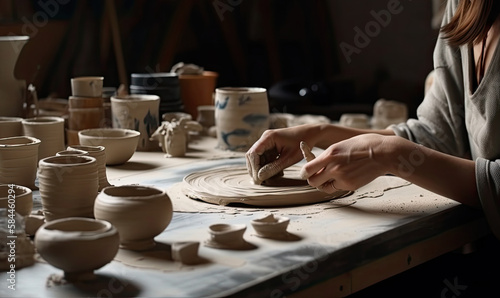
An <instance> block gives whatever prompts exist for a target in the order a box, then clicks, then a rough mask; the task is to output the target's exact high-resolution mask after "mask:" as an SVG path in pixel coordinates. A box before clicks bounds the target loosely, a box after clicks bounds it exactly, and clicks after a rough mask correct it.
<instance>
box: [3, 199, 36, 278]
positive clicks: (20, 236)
mask: <svg viewBox="0 0 500 298" xmlns="http://www.w3.org/2000/svg"><path fill="white" fill-rule="evenodd" d="M11 216H15V228H12V229H11V228H10V227H9V226H10V225H12V223H9V219H12V217H11ZM11 237H12V238H11ZM0 239H2V241H0V270H2V271H8V270H10V269H11V267H10V266H11V265H15V268H16V270H17V269H20V268H22V267H27V266H31V265H33V264H34V263H35V259H34V254H35V247H34V245H33V243H32V242H31V240H30V239H29V238H28V235H26V233H25V232H24V219H23V217H22V216H21V215H19V214H18V213H14V214H12V213H10V212H9V210H8V209H0ZM13 239H15V247H11V246H10V245H8V242H9V240H13ZM11 250H14V254H15V258H14V259H13V258H12V255H13V253H12V251H11ZM9 256H10V257H9ZM7 276H8V275H7ZM7 278H8V277H7Z"/></svg>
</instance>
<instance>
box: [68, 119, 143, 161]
mask: <svg viewBox="0 0 500 298" xmlns="http://www.w3.org/2000/svg"><path fill="white" fill-rule="evenodd" d="M140 134H141V133H140V132H138V131H135V130H131V129H124V128H91V129H85V130H81V131H79V132H78V139H79V141H80V144H81V145H86V146H104V147H105V148H106V165H119V164H123V163H125V162H127V161H128V160H129V159H130V158H131V157H132V155H133V154H134V152H135V150H136V148H137V144H138V142H139V136H140Z"/></svg>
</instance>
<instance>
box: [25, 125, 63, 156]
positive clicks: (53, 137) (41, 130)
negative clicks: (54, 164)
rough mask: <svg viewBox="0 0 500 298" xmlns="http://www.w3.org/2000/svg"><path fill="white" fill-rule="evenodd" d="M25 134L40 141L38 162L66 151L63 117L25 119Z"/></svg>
mask: <svg viewBox="0 0 500 298" xmlns="http://www.w3.org/2000/svg"><path fill="white" fill-rule="evenodd" d="M23 134H24V135H26V136H30V137H35V138H37V139H40V141H41V143H40V148H39V149H38V160H40V159H42V158H45V157H48V156H54V155H55V154H56V153H57V152H59V151H62V150H64V119H63V118H61V117H36V118H29V119H24V120H23Z"/></svg>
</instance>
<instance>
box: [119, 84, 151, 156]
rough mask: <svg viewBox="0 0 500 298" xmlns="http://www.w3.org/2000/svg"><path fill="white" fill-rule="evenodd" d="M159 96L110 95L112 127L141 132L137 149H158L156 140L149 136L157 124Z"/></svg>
mask: <svg viewBox="0 0 500 298" xmlns="http://www.w3.org/2000/svg"><path fill="white" fill-rule="evenodd" d="M159 104H160V97H159V96H157V95H149V94H134V95H126V96H112V97H111V114H112V118H113V128H125V129H132V130H136V131H138V132H140V133H141V136H140V138H139V143H138V144H137V150H138V151H158V150H159V146H158V142H155V141H151V140H150V138H151V136H152V135H153V133H154V132H155V131H156V129H157V128H158V125H159V122H160V120H159Z"/></svg>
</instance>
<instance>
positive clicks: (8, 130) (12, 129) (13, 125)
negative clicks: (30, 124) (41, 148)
mask: <svg viewBox="0 0 500 298" xmlns="http://www.w3.org/2000/svg"><path fill="white" fill-rule="evenodd" d="M22 122H23V118H19V117H0V138H8V137H16V136H22V135H23V124H22Z"/></svg>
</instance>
